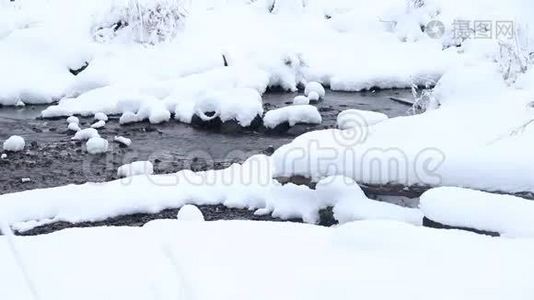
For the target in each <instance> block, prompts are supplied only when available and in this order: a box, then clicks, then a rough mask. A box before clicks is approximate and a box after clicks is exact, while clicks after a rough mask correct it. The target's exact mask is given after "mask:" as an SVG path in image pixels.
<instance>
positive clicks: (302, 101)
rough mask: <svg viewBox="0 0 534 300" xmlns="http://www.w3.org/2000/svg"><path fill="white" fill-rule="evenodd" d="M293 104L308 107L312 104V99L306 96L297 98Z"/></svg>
mask: <svg viewBox="0 0 534 300" xmlns="http://www.w3.org/2000/svg"><path fill="white" fill-rule="evenodd" d="M293 104H294V105H306V104H310V99H309V98H308V97H306V96H302V95H300V96H297V97H295V98H294V99H293Z"/></svg>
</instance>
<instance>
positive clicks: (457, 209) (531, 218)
mask: <svg viewBox="0 0 534 300" xmlns="http://www.w3.org/2000/svg"><path fill="white" fill-rule="evenodd" d="M420 207H421V210H422V211H423V213H424V215H425V217H427V218H428V219H430V220H432V221H434V222H438V223H440V224H443V225H447V226H452V227H458V228H470V229H476V230H480V231H487V232H496V233H499V234H501V235H503V236H507V237H534V202H533V201H532V200H526V199H522V198H519V197H514V196H509V195H499V194H492V193H486V192H480V191H475V190H469V189H462V188H455V187H440V188H435V189H431V190H429V191H427V192H425V193H424V194H423V195H422V196H421V204H420Z"/></svg>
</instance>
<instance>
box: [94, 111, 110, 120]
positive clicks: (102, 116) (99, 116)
mask: <svg viewBox="0 0 534 300" xmlns="http://www.w3.org/2000/svg"><path fill="white" fill-rule="evenodd" d="M94 119H95V120H97V121H104V122H107V121H108V116H107V115H106V114H105V113H103V112H97V113H96V114H95V116H94Z"/></svg>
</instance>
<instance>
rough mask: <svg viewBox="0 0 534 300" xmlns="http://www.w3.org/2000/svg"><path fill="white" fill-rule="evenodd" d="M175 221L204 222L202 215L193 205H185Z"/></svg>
mask: <svg viewBox="0 0 534 300" xmlns="http://www.w3.org/2000/svg"><path fill="white" fill-rule="evenodd" d="M177 219H178V221H194V222H202V221H204V214H202V211H200V209H198V207H196V206H195V205H191V204H187V205H184V206H182V208H180V210H179V211H178V216H177Z"/></svg>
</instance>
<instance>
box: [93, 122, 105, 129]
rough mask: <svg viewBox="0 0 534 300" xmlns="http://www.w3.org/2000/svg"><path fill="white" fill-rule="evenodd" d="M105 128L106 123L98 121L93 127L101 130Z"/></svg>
mask: <svg viewBox="0 0 534 300" xmlns="http://www.w3.org/2000/svg"><path fill="white" fill-rule="evenodd" d="M105 126H106V121H98V122H96V123H94V124H93V125H91V128H94V129H100V128H104V127H105Z"/></svg>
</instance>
